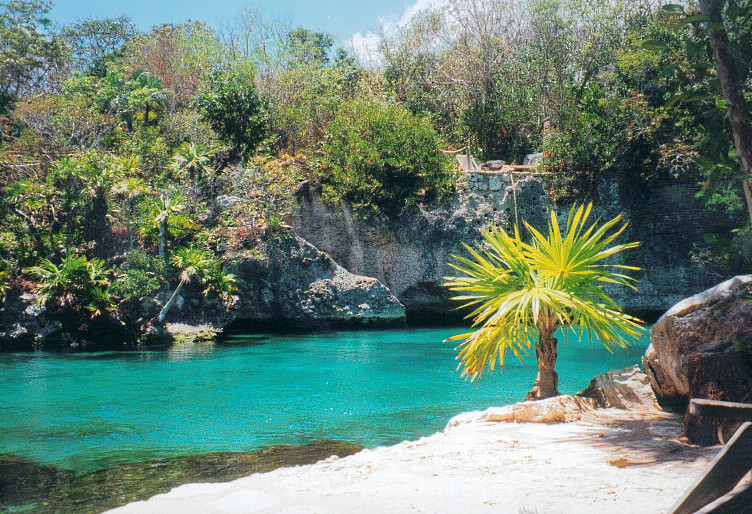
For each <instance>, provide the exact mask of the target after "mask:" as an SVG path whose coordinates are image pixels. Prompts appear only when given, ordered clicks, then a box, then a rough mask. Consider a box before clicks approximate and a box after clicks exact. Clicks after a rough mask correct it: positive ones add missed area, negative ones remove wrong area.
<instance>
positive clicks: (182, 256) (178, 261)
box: [157, 248, 211, 323]
mask: <svg viewBox="0 0 752 514" xmlns="http://www.w3.org/2000/svg"><path fill="white" fill-rule="evenodd" d="M170 263H171V264H172V265H173V266H175V267H176V268H178V269H179V270H181V271H180V283H179V284H178V286H177V287H176V288H175V291H174V292H173V293H172V296H170V299H169V300H168V301H167V303H166V304H165V306H164V307H162V310H161V311H160V312H159V317H158V318H157V319H158V321H159V322H160V323H162V322H163V321H164V320H165V318H166V317H167V313H168V312H169V311H170V309H171V308H172V306H173V304H174V303H175V301H176V300H177V297H178V295H179V294H180V291H181V290H182V289H183V286H184V285H185V284H187V283H188V282H190V281H191V278H193V277H200V276H202V275H203V274H204V273H206V270H207V268H208V267H209V265H210V264H211V258H210V257H209V256H208V255H207V254H206V252H205V251H203V250H200V249H197V248H189V249H185V248H180V249H178V250H177V251H176V252H175V255H173V256H172V257H171V258H170Z"/></svg>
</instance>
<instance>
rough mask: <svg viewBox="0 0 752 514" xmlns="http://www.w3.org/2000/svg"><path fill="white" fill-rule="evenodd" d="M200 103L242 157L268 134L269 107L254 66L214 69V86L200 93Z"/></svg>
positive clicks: (210, 120) (211, 123) (199, 105)
mask: <svg viewBox="0 0 752 514" xmlns="http://www.w3.org/2000/svg"><path fill="white" fill-rule="evenodd" d="M197 105H198V107H199V108H200V111H201V113H202V115H203V117H204V119H206V121H208V122H209V124H210V125H211V127H212V128H213V129H214V130H215V131H216V132H217V134H219V136H220V137H221V138H222V139H223V140H224V141H228V142H229V143H230V144H231V145H232V151H233V153H234V154H235V156H236V157H237V158H239V159H240V160H243V158H244V157H245V155H246V154H247V153H249V152H254V151H255V150H256V148H257V147H258V146H259V144H260V143H261V142H262V141H263V140H264V138H265V137H266V136H267V122H268V119H269V113H268V109H267V106H266V102H265V101H264V100H263V99H262V98H261V97H260V96H259V95H258V93H257V91H256V86H255V83H254V79H253V74H252V73H251V71H250V70H244V69H238V70H233V71H229V72H215V73H213V74H212V76H211V86H210V88H209V89H208V90H207V91H205V92H203V93H202V94H201V95H200V96H199V97H198V101H197Z"/></svg>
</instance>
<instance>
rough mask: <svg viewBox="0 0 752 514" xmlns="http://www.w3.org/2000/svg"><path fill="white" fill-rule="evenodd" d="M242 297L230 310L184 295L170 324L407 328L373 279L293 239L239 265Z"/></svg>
mask: <svg viewBox="0 0 752 514" xmlns="http://www.w3.org/2000/svg"><path fill="white" fill-rule="evenodd" d="M236 275H237V278H238V285H239V291H238V294H237V299H236V301H235V302H234V303H232V304H231V305H229V306H224V305H221V304H219V303H218V302H216V301H215V302H213V303H209V302H207V301H206V300H204V299H202V298H201V296H200V294H191V291H190V289H188V290H187V291H186V298H187V300H186V301H185V302H184V304H183V307H182V308H181V309H175V311H174V312H172V311H171V312H170V315H169V316H168V319H167V321H168V322H182V323H188V324H191V325H198V324H201V323H205V324H208V325H210V326H213V327H222V326H226V327H229V329H230V330H247V331H258V330H268V329H281V330H287V331H289V330H293V331H294V330H312V329H313V330H315V329H321V328H346V327H386V326H394V325H400V324H404V321H405V309H404V307H403V306H402V304H401V303H400V302H399V300H397V298H396V297H395V296H394V295H392V294H391V292H390V291H389V289H387V288H386V287H385V286H384V285H383V284H381V283H380V282H379V281H378V280H376V279H375V278H370V277H363V276H358V275H354V274H352V273H350V272H348V271H347V270H345V269H344V268H343V267H342V266H340V265H338V264H337V263H336V262H334V261H333V260H332V259H331V258H330V257H329V256H328V255H327V254H325V253H324V252H321V251H320V250H318V249H317V248H315V247H314V246H313V245H311V244H309V243H307V242H306V241H304V240H303V239H301V238H299V237H296V236H294V235H283V236H281V237H279V238H275V239H273V240H272V241H270V242H269V244H268V246H267V249H266V252H265V256H264V258H256V257H245V258H241V259H240V260H239V261H238V264H237V269H236Z"/></svg>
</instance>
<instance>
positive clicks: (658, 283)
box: [294, 175, 736, 321]
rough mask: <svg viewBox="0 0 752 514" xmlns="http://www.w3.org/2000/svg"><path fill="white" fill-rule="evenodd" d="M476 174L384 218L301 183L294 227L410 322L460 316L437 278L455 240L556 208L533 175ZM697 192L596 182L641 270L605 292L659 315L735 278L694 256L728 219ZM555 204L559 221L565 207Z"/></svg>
mask: <svg viewBox="0 0 752 514" xmlns="http://www.w3.org/2000/svg"><path fill="white" fill-rule="evenodd" d="M471 178H472V177H471ZM482 178H483V180H480V179H478V178H477V177H476V178H473V179H472V183H469V182H470V181H469V182H468V184H466V185H465V187H464V189H463V190H461V191H459V192H458V193H457V195H456V196H455V198H454V199H453V200H452V201H451V202H449V203H446V204H444V205H440V206H433V207H430V208H429V207H425V206H422V207H419V208H418V209H417V210H415V211H414V212H412V213H408V214H405V215H403V216H402V217H401V218H400V219H398V220H392V221H381V220H379V221H377V220H372V219H364V218H363V217H362V216H361V217H359V216H357V215H354V214H353V213H352V212H351V210H350V209H349V207H348V206H347V205H338V206H329V205H326V204H325V203H323V202H322V200H321V197H320V194H319V192H318V191H317V190H316V189H315V188H313V187H311V186H310V185H308V184H304V186H303V187H301V188H300V190H299V191H298V194H297V197H298V202H299V205H300V210H299V211H298V214H297V215H296V218H295V220H294V228H295V231H296V233H297V234H298V235H299V236H300V237H302V238H304V239H305V240H306V241H309V242H310V243H311V244H313V245H315V246H316V247H317V248H318V249H320V250H322V251H323V252H326V253H327V254H329V255H330V256H331V257H332V258H333V259H334V260H335V261H336V262H337V263H338V264H340V265H342V266H343V267H344V268H346V269H347V270H348V271H350V272H352V273H355V274H358V275H364V276H369V277H375V278H377V279H378V280H379V281H380V282H382V283H383V284H384V285H386V286H387V287H388V288H389V289H390V290H391V291H392V293H393V294H394V295H396V296H397V297H398V298H399V300H400V301H401V302H402V304H403V305H404V306H405V309H406V311H407V316H408V319H412V320H416V321H421V320H425V321H437V320H440V321H451V320H452V318H453V317H454V319H459V318H461V316H460V315H459V314H457V313H456V311H454V310H453V309H454V307H455V306H454V305H452V302H450V301H449V300H448V294H447V292H446V291H444V290H443V288H442V286H441V284H442V282H443V280H442V277H444V276H447V275H452V274H453V269H452V268H451V267H450V266H449V265H448V264H447V263H448V262H449V261H451V260H452V258H451V256H452V255H465V250H464V248H463V247H462V243H463V242H465V243H467V244H470V245H478V244H480V243H481V236H480V229H482V228H485V227H488V226H489V225H491V224H496V225H499V226H501V227H504V228H505V229H510V228H511V227H512V226H513V224H514V222H515V219H518V220H520V224H521V220H523V219H524V220H525V221H527V222H529V223H531V224H532V225H533V226H535V227H537V228H542V227H545V223H546V219H547V218H546V216H547V211H548V209H550V208H551V207H554V202H553V201H552V200H551V198H550V197H549V196H548V195H547V193H546V191H545V188H544V184H542V183H541V178H540V176H533V175H530V176H527V177H526V178H524V179H521V180H519V181H517V182H516V184H515V187H513V186H512V185H511V184H510V183H509V182H508V181H505V180H499V181H493V184H492V183H491V182H492V181H491V180H490V179H491V178H493V177H486V176H485V175H484V177H482ZM478 184H480V186H478ZM492 186H493V187H492ZM695 189H696V185H695V184H690V183H683V182H677V183H667V184H665V185H663V186H661V187H659V188H657V189H656V190H655V191H652V192H646V191H642V190H637V189H636V188H635V187H633V186H630V185H628V184H627V182H626V181H625V179H624V178H623V177H619V176H614V177H609V178H608V179H604V180H601V181H600V182H598V183H596V184H594V186H593V196H594V197H595V198H596V202H595V206H596V212H597V215H598V216H600V217H601V219H608V218H610V217H613V216H616V215H618V214H620V213H624V214H625V215H626V216H625V220H626V221H629V222H630V224H629V228H628V230H627V232H626V233H625V235H624V236H622V237H623V240H624V241H628V240H629V241H640V242H642V244H641V246H640V247H639V248H638V249H635V250H630V251H629V252H624V253H623V254H621V255H620V258H621V259H623V261H624V263H628V264H630V265H632V266H639V267H640V268H642V271H639V272H635V273H633V275H634V276H635V278H637V279H638V280H639V283H638V286H637V287H638V291H636V292H635V291H632V290H630V289H627V288H623V287H621V288H611V289H609V290H608V293H609V294H610V295H612V297H613V298H614V299H615V300H616V301H617V303H618V304H620V305H621V306H623V307H624V308H626V309H629V310H632V311H637V312H638V313H640V314H647V315H648V317H650V316H655V317H657V315H658V314H660V313H662V312H663V311H665V310H667V309H668V308H669V307H671V306H672V305H673V304H674V303H676V302H678V301H680V300H681V299H683V298H686V297H687V296H691V295H693V294H695V293H698V292H699V291H702V290H704V289H707V288H708V287H711V286H712V285H713V284H715V283H717V282H718V279H719V277H721V278H728V277H730V276H732V275H733V273H732V272H730V271H723V270H717V269H709V268H708V266H707V265H705V264H703V263H700V262H697V260H696V259H694V258H693V250H694V248H695V247H696V246H697V245H703V244H704V242H703V236H704V235H705V234H707V233H710V232H716V233H718V232H720V233H724V232H725V233H727V232H728V231H729V229H730V228H732V227H733V226H734V223H735V222H736V220H734V219H729V218H728V217H727V216H723V215H719V214H714V213H709V212H706V211H705V210H704V208H703V207H702V205H701V203H700V202H699V200H697V199H695V197H694V191H695ZM515 207H516V208H515ZM555 208H556V211H557V215H558V216H559V219H560V222H563V220H565V219H566V215H567V213H568V211H569V208H570V205H566V204H562V205H559V206H556V207H555ZM515 214H516V216H515ZM645 311H646V312H645Z"/></svg>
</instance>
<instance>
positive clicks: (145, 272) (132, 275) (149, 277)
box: [108, 251, 165, 300]
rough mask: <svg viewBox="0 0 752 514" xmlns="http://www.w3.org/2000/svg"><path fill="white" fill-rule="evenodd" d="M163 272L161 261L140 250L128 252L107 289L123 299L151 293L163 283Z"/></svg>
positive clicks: (112, 294)
mask: <svg viewBox="0 0 752 514" xmlns="http://www.w3.org/2000/svg"><path fill="white" fill-rule="evenodd" d="M164 272H165V270H164V265H163V264H162V261H160V260H158V259H154V258H152V257H150V256H148V255H147V254H145V253H144V252H141V251H133V252H129V253H128V258H127V259H126V262H125V264H124V265H123V266H121V267H119V268H118V270H117V274H116V279H115V280H114V281H113V283H112V285H110V287H109V289H108V291H109V293H110V295H111V296H113V297H116V298H121V299H123V300H128V299H130V298H140V297H142V296H146V295H150V294H153V293H154V292H155V291H157V290H158V289H159V288H160V287H162V286H163V285H164Z"/></svg>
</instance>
